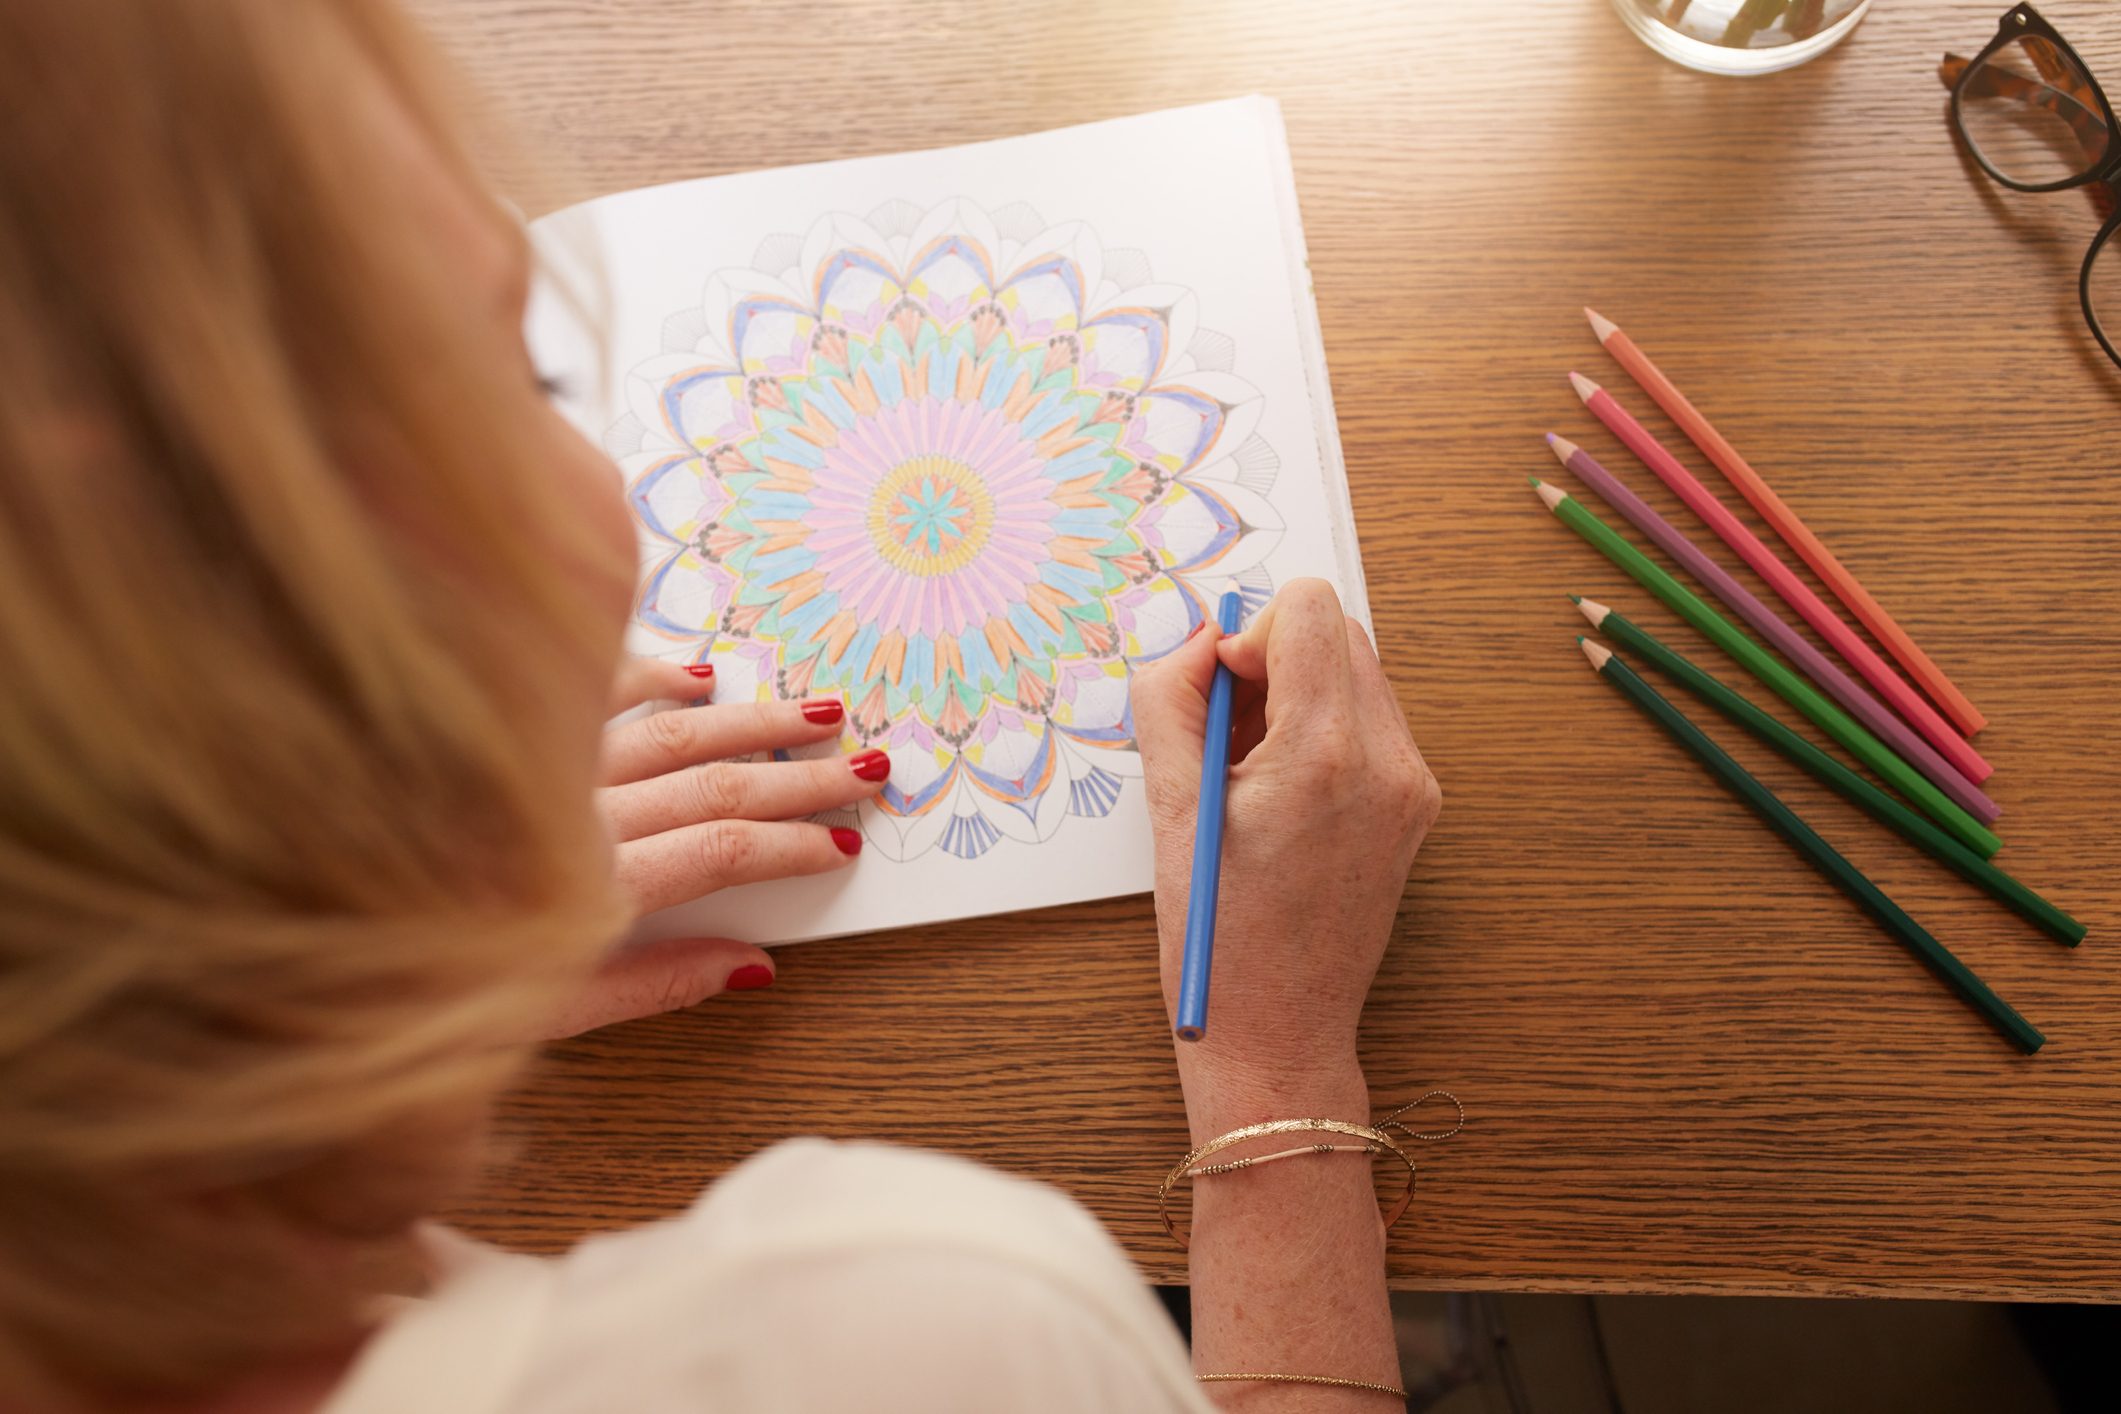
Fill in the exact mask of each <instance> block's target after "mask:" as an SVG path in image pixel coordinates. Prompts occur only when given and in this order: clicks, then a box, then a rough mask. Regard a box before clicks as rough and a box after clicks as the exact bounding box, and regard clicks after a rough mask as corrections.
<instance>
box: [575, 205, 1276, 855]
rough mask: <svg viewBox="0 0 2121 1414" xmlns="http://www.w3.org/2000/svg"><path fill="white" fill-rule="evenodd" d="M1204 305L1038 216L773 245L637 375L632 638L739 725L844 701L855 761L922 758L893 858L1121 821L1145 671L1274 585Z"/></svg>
mask: <svg viewBox="0 0 2121 1414" xmlns="http://www.w3.org/2000/svg"><path fill="white" fill-rule="evenodd" d="M1194 306H1195V301H1194V298H1193V296H1192V294H1191V293H1190V292H1188V291H1186V290H1184V289H1181V288H1178V287H1176V286H1171V285H1158V284H1153V283H1151V282H1150V276H1149V268H1148V261H1147V260H1146V258H1145V257H1143V256H1142V255H1141V254H1140V253H1139V252H1134V251H1125V250H1103V249H1102V248H1101V247H1100V245H1099V243H1098V240H1097V238H1096V236H1095V234H1094V233H1093V232H1092V231H1091V230H1090V228H1089V227H1088V226H1086V225H1084V224H1083V223H1081V222H1070V223H1066V224H1063V225H1058V226H1053V227H1050V228H1048V227H1046V226H1045V225H1044V223H1043V222H1041V221H1040V220H1039V218H1038V217H1037V215H1036V214H1035V213H1033V212H1032V211H1031V210H1030V209H1029V208H1028V207H1024V206H1021V205H1019V206H1014V207H1009V208H1005V209H1004V210H1001V211H998V212H996V213H994V214H992V215H989V214H988V213H987V212H985V211H983V210H982V209H981V208H980V207H978V206H976V205H974V204H972V203H971V202H969V201H965V200H952V201H946V202H944V203H942V204H941V205H939V206H937V207H935V208H934V209H932V210H929V211H925V212H923V211H922V210H920V209H919V208H918V207H914V206H911V205H909V204H907V203H903V202H894V203H889V204H887V205H886V206H884V207H881V208H879V209H878V210H877V211H875V212H872V213H871V214H870V215H869V217H868V218H867V219H866V220H863V219H857V218H855V217H852V216H848V215H844V214H835V215H830V216H826V217H824V218H822V219H821V220H819V221H818V222H817V223H816V224H815V225H814V226H813V227H812V228H811V230H810V232H809V233H808V235H807V236H805V237H803V238H802V239H801V240H799V241H798V240H796V239H795V238H793V237H775V238H772V239H769V240H768V241H767V242H765V244H764V245H762V246H761V248H760V251H759V254H758V257H757V258H756V260H755V262H754V268H750V269H744V270H725V271H723V272H721V273H719V274H717V275H715V276H714V277H713V278H712V279H710V280H709V281H708V283H707V289H706V296H705V299H704V301H703V302H702V304H701V306H700V307H699V308H697V309H693V310H687V311H684V312H681V313H679V314H677V315H675V316H673V317H672V319H671V320H670V321H669V323H668V324H667V325H666V326H665V329H664V340H663V342H664V346H665V349H666V350H667V352H665V353H663V354H661V355H659V356H657V357H655V358H653V359H651V360H649V361H648V362H646V363H644V364H642V365H641V366H640V367H638V368H636V369H635V370H633V373H632V375H631V377H630V378H629V379H628V401H629V405H630V407H631V412H630V413H629V414H628V415H627V416H626V417H625V418H623V419H622V420H621V421H620V422H619V424H618V425H617V426H615V427H614V428H613V429H612V432H611V436H610V438H609V441H610V443H611V447H612V450H613V451H614V452H615V453H617V454H618V455H619V456H620V460H621V465H622V468H623V469H624V471H625V474H626V480H627V487H628V497H629V500H630V502H631V505H632V509H633V513H634V516H635V518H636V520H637V521H638V523H639V527H640V531H641V536H642V543H643V547H644V555H645V557H646V566H645V570H644V575H643V582H642V587H641V591H640V595H639V598H638V601H637V603H636V606H635V629H634V644H633V646H634V647H635V648H636V649H639V650H640V651H643V652H649V653H655V654H658V655H660V656H666V657H674V658H681V659H683V660H686V661H693V660H700V659H705V658H707V657H709V656H710V655H711V656H712V657H713V659H714V662H715V664H716V667H717V676H718V682H719V686H718V689H717V698H718V700H721V701H742V700H749V699H761V700H763V699H767V698H798V697H806V696H811V695H816V694H828V693H829V694H833V695H837V696H840V697H843V698H844V699H845V701H846V703H847V726H846V730H845V732H844V734H843V739H842V742H841V745H842V748H843V749H845V750H849V751H852V750H858V749H861V748H863V747H868V746H878V747H883V748H885V749H887V750H888V751H889V752H890V754H891V761H892V774H891V782H890V784H889V786H888V787H887V788H886V789H885V791H884V793H883V795H882V796H881V797H880V798H879V799H877V800H875V801H872V802H870V803H868V804H866V805H865V806H864V807H863V808H862V811H861V812H860V822H861V827H862V829H863V832H864V834H865V836H866V837H867V838H868V839H869V841H870V842H871V843H872V844H873V845H874V846H875V847H876V848H877V849H878V850H879V851H880V852H881V853H883V854H884V855H886V856H888V857H890V858H892V859H901V860H903V859H910V858H913V857H914V856H916V855H919V854H922V853H924V852H925V851H927V850H929V849H933V848H938V847H940V848H941V849H943V850H944V851H946V852H948V853H950V854H953V855H956V856H958V857H960V858H963V859H975V858H978V857H979V856H980V855H982V854H984V853H986V852H987V851H988V850H989V849H990V848H992V847H993V846H994V845H995V844H996V843H997V842H998V841H999V840H1001V839H1003V838H1009V839H1014V840H1019V841H1023V842H1026V843H1035V842H1038V841H1042V840H1045V839H1049V838H1051V837H1052V835H1053V834H1054V832H1055V831H1057V830H1059V829H1061V828H1062V826H1063V824H1064V822H1065V819H1066V817H1067V816H1069V815H1081V816H1102V815H1106V814H1108V813H1109V812H1110V811H1111V810H1112V808H1113V805H1114V803H1115V802H1116V801H1117V800H1118V799H1119V798H1120V795H1121V792H1122V790H1123V789H1124V781H1125V779H1126V778H1128V777H1132V776H1138V775H1139V774H1140V764H1139V758H1138V757H1137V755H1136V754H1135V751H1134V743H1133V723H1132V719H1131V717H1130V714H1129V710H1128V705H1127V673H1128V668H1129V665H1130V664H1134V663H1141V662H1146V661H1148V660H1151V659H1154V658H1156V657H1158V656H1160V655H1162V654H1164V653H1167V652H1169V651H1170V650H1171V649H1173V648H1174V647H1176V646H1177V645H1178V644H1179V643H1180V642H1182V641H1183V640H1184V638H1185V636H1186V634H1187V633H1188V632H1189V631H1190V630H1191V629H1192V628H1193V626H1194V625H1195V624H1197V623H1199V622H1200V621H1201V620H1202V618H1203V617H1204V616H1205V615H1206V614H1207V613H1208V612H1209V606H1210V605H1212V603H1213V602H1214V599H1215V596H1217V595H1219V594H1220V593H1222V592H1223V591H1224V590H1226V589H1230V588H1237V589H1239V590H1241V591H1242V592H1243V593H1244V595H1245V596H1246V601H1247V608H1248V611H1249V610H1250V609H1253V608H1256V607H1257V606H1258V605H1259V604H1260V603H1263V602H1264V601H1265V599H1266V596H1267V595H1268V594H1269V593H1270V592H1271V588H1272V586H1271V583H1270V581H1269V580H1268V578H1267V576H1266V573H1265V571H1264V569H1263V568H1261V563H1262V561H1263V559H1264V557H1265V556H1266V555H1267V553H1268V552H1269V551H1270V550H1271V549H1272V548H1273V546H1274V544H1275V543H1276V542H1277V541H1278V540H1279V538H1280V533H1281V525H1282V522H1281V519H1280V517H1279V516H1277V515H1276V513H1275V511H1274V509H1273V507H1272V506H1271V505H1270V504H1269V503H1268V501H1267V499H1266V496H1265V494H1264V493H1265V492H1266V491H1268V490H1269V489H1270V487H1271V485H1272V482H1273V478H1274V473H1275V470H1276V467H1277V462H1276V458H1275V456H1274V453H1273V452H1272V450H1271V449H1270V448H1268V446H1267V445H1266V443H1265V442H1263V441H1262V440H1261V439H1260V438H1259V437H1258V436H1257V435H1256V434H1255V432H1254V429H1255V427H1256V426H1257V424H1258V421H1259V414H1260V409H1261V401H1260V394H1259V392H1258V390H1257V389H1255V388H1253V387H1252V386H1251V385H1250V384H1248V383H1246V382H1244V381H1243V380H1242V379H1240V378H1238V377H1236V376H1235V375H1234V374H1233V373H1231V371H1230V368H1231V365H1232V362H1233V361H1234V355H1235V349H1234V347H1233V345H1232V343H1231V341H1230V340H1229V339H1228V338H1226V337H1224V336H1223V335H1220V334H1216V333H1213V332H1211V331H1206V330H1202V329H1200V328H1198V327H1197V325H1196V322H1195V308H1194Z"/></svg>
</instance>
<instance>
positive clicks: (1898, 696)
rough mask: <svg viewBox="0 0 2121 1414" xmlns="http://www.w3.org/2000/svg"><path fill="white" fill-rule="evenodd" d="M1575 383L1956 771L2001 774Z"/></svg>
mask: <svg viewBox="0 0 2121 1414" xmlns="http://www.w3.org/2000/svg"><path fill="white" fill-rule="evenodd" d="M1569 383H1570V385H1571V386H1573V387H1574V388H1575V389H1576V396H1577V397H1579V398H1582V399H1583V404H1584V406H1585V407H1587V408H1589V409H1590V410H1591V414H1592V416H1594V417H1596V418H1597V419H1598V420H1599V421H1600V422H1603V423H1604V424H1605V425H1606V426H1607V427H1609V428H1611V429H1612V432H1613V435H1614V436H1616V437H1618V438H1619V439H1620V440H1621V441H1622V442H1624V443H1626V444H1627V448H1628V450H1629V451H1631V452H1633V453H1634V454H1635V455H1636V456H1638V457H1640V458H1641V459H1642V464H1643V465H1644V466H1647V467H1648V468H1649V469H1650V470H1651V471H1654V472H1656V473H1657V478H1658V480H1660V481H1662V482H1664V484H1665V485H1667V486H1669V487H1671V488H1672V489H1673V490H1674V491H1677V492H1678V493H1679V499H1681V500H1682V501H1685V502H1686V503H1687V506H1688V507H1689V508H1690V509H1691V510H1692V511H1693V512H1694V514H1695V515H1697V516H1700V517H1701V519H1702V520H1703V521H1704V522H1705V523H1706V524H1707V525H1708V527H1709V529H1711V530H1713V531H1715V532H1716V534H1717V535H1719V536H1721V537H1722V538H1723V543H1724V544H1726V545H1728V546H1730V547H1731V548H1732V549H1733V550H1736V551H1737V552H1738V556H1739V558H1740V559H1742V560H1744V561H1745V562H1746V563H1747V564H1749V565H1751V566H1752V567H1753V569H1754V571H1755V572H1756V573H1758V574H1759V575H1760V577H1761V578H1763V579H1765V580H1766V581H1767V582H1768V584H1769V585H1770V586H1771V587H1772V588H1773V589H1774V591H1775V592H1776V593H1777V594H1779V595H1781V596H1782V600H1783V602H1784V603H1786V604H1788V605H1789V606H1790V607H1791V608H1793V609H1795V610H1796V611H1797V613H1798V615H1799V616H1800V617H1801V618H1803V620H1804V621H1805V622H1806V623H1808V624H1810V625H1811V626H1812V627H1813V628H1815V629H1817V630H1818V631H1819V635H1820V636H1821V637H1822V638H1824V639H1825V640H1826V641H1827V646H1828V647H1830V648H1832V649H1833V650H1834V651H1835V652H1836V653H1839V654H1840V655H1841V656H1842V657H1843V658H1844V659H1845V660H1847V662H1848V665H1849V666H1850V667H1852V668H1854V669H1855V670H1856V671H1857V672H1859V673H1861V674H1863V676H1864V678H1865V679H1866V680H1867V681H1869V683H1870V684H1871V686H1873V687H1875V688H1877V689H1878V692H1879V694H1880V695H1881V696H1883V697H1884V698H1885V700H1886V701H1888V702H1890V703H1892V704H1893V707H1894V708H1895V709H1896V710H1898V712H1899V713H1900V715H1901V716H1903V717H1905V718H1907V720H1908V722H1909V723H1910V724H1912V725H1913V726H1914V728H1915V730H1916V731H1918V732H1921V733H1922V735H1923V737H1924V738H1925V739H1927V740H1928V742H1929V743H1930V745H1932V746H1934V747H1936V748H1937V754H1938V755H1940V756H1942V757H1943V758H1944V759H1945V760H1947V761H1949V762H1951V763H1952V769H1953V770H1955V771H1957V772H1958V773H1959V774H1960V775H1961V776H1963V777H1965V778H1966V779H1967V780H1969V781H1971V782H1973V783H1974V784H1975V785H1979V784H1980V783H1981V782H1983V781H1985V780H1987V779H1988V778H1989V776H1990V775H1992V774H1993V773H1994V771H1995V767H1993V766H1991V765H1989V764H1988V762H1987V761H1985V760H1983V759H1982V757H1981V753H1980V752H1978V751H1976V750H1974V748H1973V747H1972V746H1970V745H1968V744H1967V740H1966V738H1965V737H1963V736H1961V735H1959V733H1958V732H1957V731H1955V730H1953V728H1952V724H1951V723H1949V722H1947V721H1945V720H1944V718H1942V717H1940V716H1938V715H1937V709H1936V708H1934V707H1932V706H1930V704H1929V703H1928V702H1926V701H1924V700H1923V698H1922V694H1921V693H1919V692H1916V691H1915V690H1914V689H1913V688H1911V687H1909V686H1908V685H1907V683H1906V682H1905V681H1903V680H1902V679H1901V677H1900V674H1898V673H1896V672H1894V671H1893V670H1892V667H1891V666H1890V665H1889V664H1887V663H1886V661H1885V660H1884V659H1882V658H1880V657H1879V656H1878V655H1877V654H1876V653H1874V652H1872V651H1871V646H1870V645H1869V644H1868V643H1865V642H1864V641H1863V640H1862V639H1861V638H1859V637H1858V636H1857V634H1856V631H1855V630H1854V629H1852V628H1850V627H1849V626H1848V625H1847V624H1845V623H1843V622H1842V621H1841V616H1840V615H1839V614H1837V613H1835V612H1834V611H1833V609H1831V608H1830V607H1828V605H1827V604H1826V601H1824V600H1823V599H1821V598H1820V597H1819V596H1818V595H1817V594H1814V593H1813V592H1812V588H1811V586H1810V585H1808V584H1806V583H1805V582H1804V581H1803V580H1801V579H1799V578H1797V575H1796V572H1795V571H1794V570H1792V569H1791V568H1790V567H1789V566H1788V565H1785V564H1784V563H1782V559H1781V557H1780V556H1778V555H1777V554H1776V553H1775V552H1774V551H1773V550H1770V549H1769V548H1768V547H1767V546H1766V545H1764V544H1762V543H1761V541H1760V537H1759V536H1757V535H1755V534H1753V532H1752V531H1751V530H1749V529H1747V528H1746V525H1745V522H1743V521H1741V520H1739V519H1738V518H1737V517H1736V516H1734V515H1732V514H1731V512H1730V511H1729V509H1728V508H1726V507H1725V506H1724V504H1723V502H1721V501H1719V500H1717V499H1716V493H1715V492H1713V491H1711V490H1709V488H1708V487H1706V486H1704V485H1702V484H1701V482H1700V481H1698V480H1697V479H1695V476H1694V474H1693V473H1692V472H1690V471H1688V470H1687V469H1686V468H1685V467H1683V466H1681V465H1680V464H1679V459H1678V458H1677V457H1675V456H1673V455H1672V454H1671V453H1670V452H1668V451H1666V450H1665V448H1664V444H1663V443H1661V442H1659V441H1658V440H1657V439H1656V437H1655V436H1653V435H1651V433H1650V430H1649V429H1648V428H1646V427H1644V426H1643V425H1642V424H1641V423H1639V422H1637V421H1636V420H1635V418H1634V416H1633V415H1632V414H1631V413H1629V412H1628V410H1627V409H1626V408H1624V407H1622V406H1621V405H1620V403H1619V401H1618V400H1617V399H1615V398H1614V397H1613V395H1612V394H1611V393H1609V392H1607V391H1606V390H1605V389H1603V388H1601V387H1599V386H1598V385H1597V384H1596V383H1593V382H1592V381H1591V380H1590V379H1588V378H1586V377H1584V376H1583V375H1582V374H1580V373H1571V374H1570V375H1569ZM1939 784H1940V785H1941V784H1943V783H1942V782H1939ZM1961 803H1962V804H1963V803H1964V802H1961ZM1975 813H1976V814H1979V813H1980V812H1979V811H1976V812H1975Z"/></svg>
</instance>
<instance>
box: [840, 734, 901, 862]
mask: <svg viewBox="0 0 2121 1414" xmlns="http://www.w3.org/2000/svg"><path fill="white" fill-rule="evenodd" d="M847 764H848V765H849V766H851V767H852V768H853V769H854V774H855V775H857V776H860V777H861V778H862V779H863V780H865V781H888V780H890V779H891V758H890V757H889V756H886V755H885V754H884V753H883V752H881V751H858V752H856V753H855V754H854V755H852V756H850V757H848V758H847ZM851 852H852V851H850V853H851Z"/></svg>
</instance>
